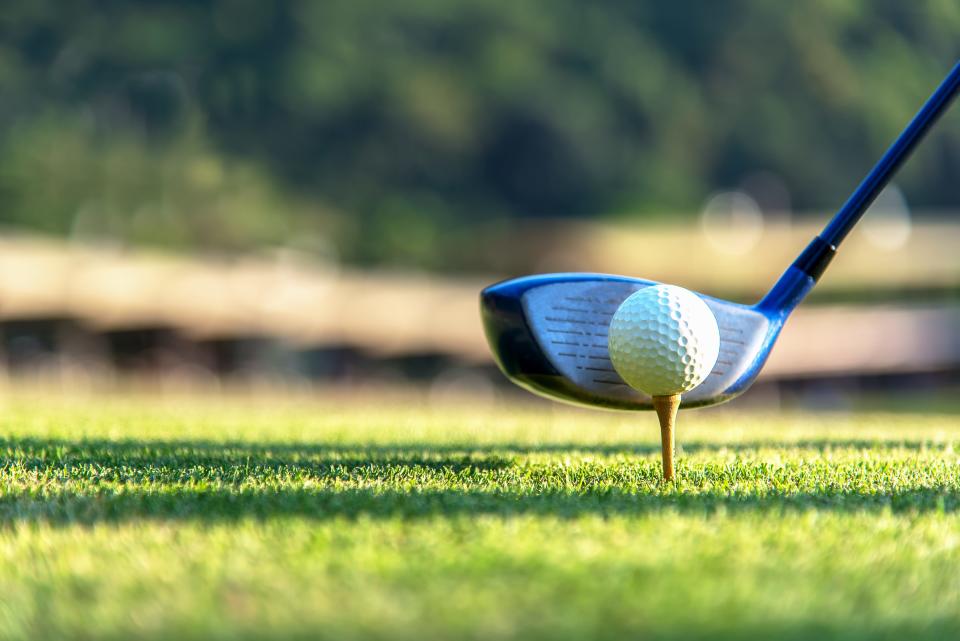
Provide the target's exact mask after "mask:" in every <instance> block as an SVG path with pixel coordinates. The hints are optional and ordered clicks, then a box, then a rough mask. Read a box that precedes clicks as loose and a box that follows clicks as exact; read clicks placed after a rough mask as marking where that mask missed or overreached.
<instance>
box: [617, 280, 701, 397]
mask: <svg viewBox="0 0 960 641" xmlns="http://www.w3.org/2000/svg"><path fill="white" fill-rule="evenodd" d="M609 344H610V360H611V361H612V362H613V367H614V369H616V370H617V373H618V374H620V377H621V378H623V380H624V381H626V383H627V384H628V385H630V387H633V388H634V389H638V390H640V391H641V392H646V393H647V394H650V395H651V396H670V395H673V394H682V393H683V392H688V391H690V390H692V389H693V388H694V387H696V386H697V385H699V384H700V383H702V382H703V380H704V379H705V378H706V377H707V375H709V374H710V371H711V370H712V369H713V365H714V363H716V362H717V356H718V355H719V353H720V329H719V328H718V327H717V319H716V317H715V316H714V315H713V312H712V311H710V308H709V307H708V306H707V304H706V303H705V302H703V299H701V298H700V297H699V296H697V295H696V294H694V293H693V292H690V291H688V290H686V289H683V288H682V287H674V286H673V285H651V286H650V287H644V288H643V289H641V290H639V291H637V292H634V293H633V294H632V295H630V296H629V297H628V298H627V299H626V300H625V301H623V303H622V304H621V305H620V307H619V308H618V309H617V311H616V313H615V314H614V315H613V319H612V320H611V321H610V332H609Z"/></svg>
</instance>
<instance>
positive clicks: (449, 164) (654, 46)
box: [0, 0, 960, 268]
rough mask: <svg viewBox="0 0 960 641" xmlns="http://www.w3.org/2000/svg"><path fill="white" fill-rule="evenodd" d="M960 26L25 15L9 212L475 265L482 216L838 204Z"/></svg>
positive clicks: (890, 2)
mask: <svg viewBox="0 0 960 641" xmlns="http://www.w3.org/2000/svg"><path fill="white" fill-rule="evenodd" d="M958 30H960V5H958V4H957V3H955V2H952V1H950V0H927V1H924V2H919V3H903V2H899V1H898V0H874V1H870V2H868V1H867V0H853V1H850V2H834V1H830V0H816V1H811V2H805V3H791V4H782V3H769V2H764V1H763V0H734V1H731V2H724V3H717V2H712V1H709V0H681V1H679V2H669V3H668V2H652V1H648V2H637V1H635V0H631V1H629V2H628V1H626V0H606V1H604V2H594V3H584V2H579V1H577V0H549V1H548V0H535V1H532V2H513V1H510V0H459V1H458V2H456V3H451V2H449V1H447V0H406V1H405V2H391V1H389V0H362V1H359V2H358V1H356V0H324V1H323V2H317V1H315V0H286V1H281V0H179V1H177V0H166V1H162V0H75V1H74V2H71V3H67V4H64V3H58V2H53V1H52V0H8V2H6V3H5V7H4V10H3V12H2V13H0V222H6V223H11V224H17V225H21V226H27V227H31V228H34V229H39V230H43V231H46V232H50V233H57V234H70V233H74V232H76V231H77V230H78V229H81V230H89V229H93V228H95V229H97V230H99V232H98V233H103V234H107V235H110V236H111V237H115V238H117V239H118V240H126V241H136V242H148V243H155V244H165V245H171V246H202V247H213V248H218V249H244V248H249V247H253V246H257V245H259V244H264V243H274V242H283V241H284V240H285V239H287V238H290V237H295V238H301V237H303V236H304V234H307V235H314V236H317V237H322V238H324V240H325V242H324V243H320V244H321V245H323V246H330V245H331V244H332V245H333V246H335V247H337V250H338V252H339V253H340V254H341V255H342V256H343V257H344V258H345V259H348V260H352V261H357V262H367V263H369V262H381V261H386V262H393V263H406V264H414V265H420V266H426V267H441V266H443V267H446V268H469V267H471V266H474V265H471V264H468V263H469V260H470V259H468V258H466V257H468V256H476V255H477V254H476V253H475V252H463V251H461V248H460V247H459V246H458V244H459V243H461V242H469V239H470V238H471V236H470V234H465V233H464V232H463V229H465V228H469V227H470V226H471V225H475V224H477V223H484V224H490V225H496V224H498V222H502V221H505V220H508V219H510V218H515V217H529V216H600V215H603V216H616V215H629V216H665V215H678V214H677V212H694V211H696V210H698V209H699V207H700V205H701V204H702V203H703V201H704V199H705V198H706V197H707V196H708V194H709V193H710V192H711V191H713V190H716V189H721V188H732V187H737V186H738V185H740V184H741V183H742V182H743V181H744V180H745V179H746V178H747V177H749V176H751V175H754V174H756V173H757V172H758V171H764V172H772V173H773V174H775V175H778V176H780V177H782V179H783V181H784V183H785V184H786V187H787V189H788V191H789V194H790V198H791V201H792V203H793V204H794V205H795V206H797V207H798V208H800V209H807V208H822V207H826V208H832V207H835V206H836V205H837V204H838V203H839V202H840V201H841V200H842V199H843V198H844V197H845V195H846V194H847V192H848V191H849V190H850V189H851V187H852V185H853V183H854V182H855V181H856V180H857V179H858V178H859V177H860V176H861V174H862V173H863V172H864V171H865V170H866V169H867V168H868V167H869V165H870V163H871V162H872V161H873V160H874V158H875V157H876V156H877V154H879V153H880V152H881V151H882V149H883V148H884V147H885V145H886V144H887V143H888V142H889V141H890V139H891V138H892V136H893V135H895V134H896V132H897V131H898V130H899V128H900V126H901V125H902V124H903V122H904V120H905V118H906V117H907V116H908V115H909V114H911V113H912V112H913V110H914V109H915V108H916V107H917V105H918V104H919V103H920V101H921V100H922V99H923V98H924V97H925V96H926V94H927V93H928V92H929V91H930V89H931V88H932V86H933V85H934V84H935V83H936V82H937V81H938V80H939V79H940V77H941V76H942V75H943V73H944V72H945V71H946V69H947V68H948V66H949V65H950V64H952V62H953V60H954V58H955V57H956V55H957V53H958V47H957V44H956V37H955V35H956V33H958ZM958 154H960V119H958V118H952V119H950V121H949V122H946V123H945V127H944V128H943V129H941V130H940V131H939V132H938V135H937V137H936V140H934V141H931V144H930V145H929V146H928V147H927V148H925V149H924V151H923V153H921V154H919V156H918V158H917V159H916V161H915V162H913V163H912V164H911V166H910V167H909V169H908V170H907V172H906V173H905V175H904V177H903V180H902V182H901V185H902V187H903V188H904V189H905V191H906V192H907V194H908V196H909V197H910V199H911V201H912V202H913V203H914V204H915V205H920V206H924V205H926V206H943V205H956V196H955V188H954V187H953V185H954V183H955V175H954V174H955V171H953V170H951V167H956V164H955V163H951V162H950V161H952V160H955V159H956V158H957V156H958ZM91 212H94V213H91ZM91 221H99V222H96V223H94V222H91ZM439 239H445V240H447V241H450V242H439ZM454 241H456V242H454Z"/></svg>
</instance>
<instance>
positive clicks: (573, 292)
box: [523, 280, 769, 404]
mask: <svg viewBox="0 0 960 641" xmlns="http://www.w3.org/2000/svg"><path fill="white" fill-rule="evenodd" d="M650 284H653V283H649V284H646V283H644V282H642V281H641V282H618V281H601V280H597V281H582V282H566V283H553V284H550V285H544V286H542V287H536V288H534V289H532V290H530V291H528V292H527V293H526V294H525V295H524V298H523V305H524V312H525V313H526V316H527V321H528V323H529V325H530V329H531V331H532V332H533V333H534V335H535V336H536V339H537V341H538V343H539V344H540V348H541V349H542V350H543V352H544V354H545V355H546V356H547V358H548V359H549V360H550V362H551V364H553V366H554V367H555V368H556V369H557V370H558V371H559V372H560V373H561V374H563V376H565V377H566V378H568V379H569V380H571V381H573V382H574V383H576V384H577V385H578V386H579V387H582V388H583V389H585V390H588V391H589V392H590V393H591V394H593V395H596V396H599V397H600V398H606V399H610V400H612V401H618V400H620V401H622V400H629V401H632V402H640V403H644V404H647V403H649V397H648V396H647V395H645V394H643V393H642V392H638V391H636V390H634V389H632V388H631V387H630V386H628V385H627V384H626V383H625V382H624V381H623V379H622V378H621V377H620V375H619V374H617V371H616V370H615V369H614V368H613V363H611V362H610V353H609V351H608V346H607V331H608V328H609V326H610V319H611V318H613V314H614V312H616V311H617V308H618V307H619V306H620V303H622V302H623V301H624V299H626V298H627V297H628V296H629V295H630V294H632V293H633V292H635V291H637V290H638V289H641V288H642V287H647V286H649V285H650ZM704 301H705V302H706V303H707V305H708V306H709V307H710V309H711V310H712V311H713V313H714V316H716V318H717V324H718V326H719V327H720V354H719V356H718V357H717V362H716V364H715V365H714V367H713V370H712V371H711V372H710V375H709V376H707V378H706V380H704V381H703V382H702V383H701V384H700V385H698V386H697V387H695V388H694V389H693V390H691V391H689V392H687V393H686V394H684V399H685V400H687V401H699V400H706V399H710V398H713V397H715V396H718V395H721V394H723V393H724V392H725V391H726V390H728V389H729V388H730V387H731V386H732V385H733V384H734V383H735V382H736V381H737V380H738V379H739V378H740V377H741V376H742V375H743V374H744V373H745V372H747V371H748V370H749V369H750V368H751V367H753V366H754V365H755V361H756V357H757V355H758V353H759V351H760V349H761V348H762V346H763V342H764V339H765V338H766V334H767V331H768V330H769V321H768V320H767V319H766V317H764V316H763V315H762V314H760V313H758V312H755V311H753V310H751V309H750V308H748V307H744V306H741V305H736V304H734V303H727V302H724V301H717V300H713V299H710V298H706V297H705V298H704Z"/></svg>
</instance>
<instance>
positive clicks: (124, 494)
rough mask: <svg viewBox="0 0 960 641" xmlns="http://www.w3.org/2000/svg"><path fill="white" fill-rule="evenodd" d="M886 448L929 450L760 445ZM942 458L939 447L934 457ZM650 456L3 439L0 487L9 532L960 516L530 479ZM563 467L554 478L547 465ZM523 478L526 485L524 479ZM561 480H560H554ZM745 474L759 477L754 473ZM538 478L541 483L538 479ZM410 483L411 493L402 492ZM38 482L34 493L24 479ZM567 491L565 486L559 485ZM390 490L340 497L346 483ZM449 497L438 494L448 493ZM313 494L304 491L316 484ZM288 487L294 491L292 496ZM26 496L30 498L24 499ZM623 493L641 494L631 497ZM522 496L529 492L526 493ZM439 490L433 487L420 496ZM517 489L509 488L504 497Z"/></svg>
mask: <svg viewBox="0 0 960 641" xmlns="http://www.w3.org/2000/svg"><path fill="white" fill-rule="evenodd" d="M760 446H762V447H779V448H787V449H790V448H804V449H827V448H840V447H852V448H872V449H877V448H883V447H897V448H903V447H906V448H909V449H916V450H920V449H923V448H925V447H928V446H927V445H926V444H924V443H922V442H906V443H904V442H899V441H896V442H889V443H885V442H882V441H881V442H876V441H799V442H791V443H776V442H766V441H765V442H759V443H756V444H753V445H752V448H753V449H755V448H757V447H760ZM698 448H699V449H701V450H720V449H737V450H747V449H750V448H751V445H750V444H747V443H738V444H734V445H724V444H709V445H707V444H702V445H698V444H694V445H693V447H690V446H688V447H686V448H685V449H686V450H687V451H691V450H693V451H696V450H697V449H698ZM931 449H936V448H931ZM658 451H659V450H658V449H657V448H654V447H652V446H645V445H643V446H636V445H610V446H600V447H598V446H590V445H583V444H569V445H564V444H546V445H512V444H503V445H496V446H473V445H463V446H455V445H443V446H431V445H429V444H399V445H375V446H366V445H360V444H358V445H334V446H330V445H316V444H259V443H243V442H232V443H222V442H214V441H202V440H201V441H137V440H125V441H110V440H78V441H70V440H65V439H39V438H15V439H5V440H0V455H2V456H3V458H4V461H3V464H2V468H0V479H2V477H3V476H9V475H11V474H14V475H17V476H18V478H20V479H21V482H20V485H19V486H18V487H15V488H11V487H8V488H7V489H6V490H5V491H3V490H2V489H0V525H11V524H14V523H18V522H46V523H53V524H69V523H83V524H92V523H96V522H103V521H106V522H118V521H124V520H132V519H144V518H147V519H160V520H178V519H189V520H197V521H207V522H218V521H230V520H237V519H243V518H253V519H264V520H265V519H272V518H282V517H304V518H310V519H317V520H326V519H333V518H346V519H355V518H405V519H416V518H430V517H454V516H458V515H480V514H486V515H498V516H504V517H509V516H515V515H525V514H534V515H549V516H556V517H560V518H573V517H577V516H581V515H588V514H595V515H603V516H614V515H627V516H629V515H644V514H654V513H660V512H664V511H678V512H684V513H687V512H689V513H700V514H712V513H716V512H720V511H723V512H759V513H773V514H776V513H785V512H797V511H809V510H825V511H841V512H864V511H884V510H889V511H892V512H928V511H938V512H956V511H958V510H960V494H958V493H957V491H956V488H955V487H953V486H943V487H929V486H925V487H912V488H910V487H907V488H900V489H896V490H893V491H890V492H886V493H883V492H880V493H877V492H871V491H869V490H862V491H858V490H855V489H845V488H840V487H834V486H829V485H827V486H824V487H823V488H820V489H818V490H817V491H815V492H796V491H789V490H778V489H777V487H776V486H775V485H774V484H770V485H769V486H768V487H766V488H764V489H762V490H759V491H756V492H750V493H736V492H730V491H726V490H723V489H718V490H716V491H699V492H696V491H695V492H678V491H674V490H673V489H672V488H664V487H663V486H661V485H660V483H659V469H658V467H659V465H658V463H657V461H656V460H650V461H642V462H638V463H637V464H636V465H633V466H631V467H630V468H629V469H627V470H623V469H620V470H619V471H610V470H606V471H603V470H604V469H605V468H604V465H603V464H602V463H596V462H594V463H593V465H594V466H595V468H596V469H594V470H593V472H592V473H594V474H596V473H597V469H599V470H601V472H600V475H601V476H600V477H599V478H597V477H591V476H590V474H591V473H589V472H588V473H585V474H583V475H582V476H581V478H580V479H579V481H580V482H579V483H577V484H575V486H576V487H577V489H576V490H575V491H574V490H562V491H561V490H556V489H547V490H544V489H542V488H543V487H544V486H546V485H548V484H549V483H548V481H549V479H547V478H546V474H545V473H543V471H542V470H541V472H534V473H532V475H531V472H530V469H529V467H528V468H522V467H521V465H523V464H524V462H523V461H522V460H518V459H517V456H518V455H522V454H527V453H536V452H546V453H562V452H571V453H572V452H589V453H600V454H627V455H636V454H652V453H655V452H658ZM545 467H548V468H549V467H551V466H545ZM518 469H523V470H525V471H524V472H523V473H521V474H520V475H515V474H514V473H515V472H516V471H517V470H518ZM553 473H554V474H556V473H557V472H556V470H555V469H554V471H553ZM737 473H749V467H744V468H743V469H740V470H739V471H738V472H737ZM538 474H539V476H538ZM401 475H406V477H405V478H403V479H402V480H403V482H404V483H408V484H409V486H410V488H411V489H409V490H399V489H396V487H395V486H394V487H390V486H391V484H394V483H395V482H396V480H397V477H398V476H401ZM24 478H26V483H24V482H23V479H24ZM688 478H689V480H690V481H691V482H693V483H694V484H695V485H700V486H707V487H716V488H724V487H728V486H729V483H730V482H731V480H732V479H731V478H730V472H729V470H716V471H703V470H698V471H697V472H696V474H693V473H691V474H690V475H689V476H688ZM554 480H555V479H554ZM357 481H361V483H360V484H361V485H368V486H381V487H385V488H386V489H366V488H356V487H342V488H331V487H330V485H331V484H336V483H337V482H347V483H348V484H349V483H355V482H357ZM451 481H452V485H454V486H455V487H451V488H450V489H434V488H436V487H437V486H438V485H439V486H442V485H444V484H445V483H450V482H451ZM305 483H306V486H305ZM285 484H289V485H292V486H293V487H284V485H285ZM23 485H26V486H27V487H26V489H23ZM624 485H629V486H630V487H632V488H633V489H632V490H631V491H627V490H625V489H623V487H624ZM514 487H523V488H529V489H524V490H515V489H512V488H514ZM421 488H429V489H421ZM504 488H507V489H504Z"/></svg>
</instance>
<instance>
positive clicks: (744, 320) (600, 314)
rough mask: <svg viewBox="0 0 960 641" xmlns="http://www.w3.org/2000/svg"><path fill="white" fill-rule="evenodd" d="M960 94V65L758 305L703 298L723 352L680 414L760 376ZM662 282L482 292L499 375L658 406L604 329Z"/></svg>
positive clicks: (618, 403)
mask: <svg viewBox="0 0 960 641" xmlns="http://www.w3.org/2000/svg"><path fill="white" fill-rule="evenodd" d="M958 90H960V63H957V65H955V66H954V67H953V69H952V70H951V71H950V73H949V74H948V75H947V77H946V78H945V79H944V81H943V82H942V83H941V84H940V86H939V87H938V88H937V90H936V91H935V92H934V93H933V95H932V96H930V98H929V99H928V100H927V102H926V103H925V104H924V105H923V107H922V108H921V109H920V111H919V112H918V113H917V115H916V116H914V118H913V120H912V121H911V122H910V124H909V125H907V127H906V129H905V130H904V131H903V133H901V134H900V136H899V137H898V138H897V140H896V141H895V142H894V143H893V145H891V146H890V148H889V149H888V150H887V152H886V153H885V154H884V156H883V157H882V158H881V159H880V161H879V162H878V163H877V164H876V166H874V168H873V169H872V170H871V171H870V173H869V174H868V175H867V177H866V178H865V179H864V180H863V182H862V183H860V186H859V187H857V189H856V191H854V192H853V194H852V195H851V196H850V198H849V199H848V200H847V202H846V203H844V205H843V207H842V208H841V209H840V211H839V212H838V213H837V214H836V215H835V216H834V217H833V219H832V220H831V221H830V222H829V223H828V224H827V226H826V227H825V228H824V230H823V231H822V232H821V233H820V235H819V236H817V237H815V238H814V239H813V241H812V242H811V243H810V244H809V245H808V246H807V248H806V249H804V250H803V252H802V253H801V254H800V256H799V257H798V258H797V259H796V260H795V261H794V262H793V264H792V265H790V266H789V267H788V268H787V270H786V272H784V273H783V275H782V276H781V277H780V279H779V280H778V281H777V282H776V283H775V284H774V285H773V287H772V288H771V289H770V291H769V293H767V295H766V296H764V297H763V298H762V299H761V300H760V301H759V302H758V303H756V304H755V305H742V304H739V303H734V302H731V301H726V300H721V299H719V298H713V297H710V296H705V295H703V294H698V295H699V296H700V297H701V298H702V299H703V300H704V302H706V304H707V305H708V306H709V307H710V309H711V310H712V311H713V313H714V315H715V316H716V319H717V323H718V325H719V328H720V353H719V357H718V358H717V361H716V364H715V366H714V368H713V370H712V371H711V372H710V374H709V375H708V376H707V378H706V379H705V380H704V381H703V382H702V383H701V384H700V385H699V386H697V387H695V388H694V389H692V390H691V391H689V392H687V393H685V394H683V400H682V404H681V407H703V406H708V405H716V404H718V403H723V402H726V401H729V400H730V399H732V398H734V397H736V396H738V395H739V394H741V393H743V392H744V391H745V390H746V389H747V388H748V387H750V385H751V383H753V381H754V380H755V379H756V377H757V374H759V373H760V369H761V368H762V367H763V365H764V363H765V362H766V360H767V357H768V356H769V354H770V350H771V349H772V347H773V344H774V343H775V342H776V340H777V336H778V335H779V334H780V330H781V329H783V325H784V323H785V322H786V320H787V317H788V316H789V315H790V313H791V312H792V311H793V309H794V308H795V307H796V306H797V305H798V304H799V303H800V301H802V300H803V298H804V297H805V296H806V295H807V294H808V293H809V292H810V290H811V289H812V288H813V286H814V285H815V284H816V282H817V280H818V279H819V278H820V276H821V275H822V274H823V272H824V270H825V269H826V267H827V265H828V264H829V263H830V260H831V259H832V258H833V256H834V254H835V252H836V250H837V247H838V246H839V245H840V243H841V242H842V241H843V239H844V238H845V237H846V235H847V234H848V233H849V232H850V230H851V229H852V228H853V226H854V225H855V224H856V223H857V221H859V220H860V218H861V216H863V214H864V212H865V211H866V210H867V208H868V207H869V206H870V204H871V203H872V202H873V201H874V199H875V198H876V197H877V196H878V195H879V194H880V192H881V191H883V188H884V187H885V186H886V184H887V183H888V182H889V181H890V178H891V177H892V176H893V175H894V174H895V173H896V172H897V170H898V169H899V168H900V166H901V165H902V164H903V162H904V161H905V160H906V159H907V158H908V157H909V156H910V153H911V152H912V151H913V150H914V148H915V147H916V146H917V144H918V143H919V142H920V141H921V140H922V139H923V137H924V135H925V134H926V133H927V132H928V131H929V129H930V128H931V127H932V126H933V124H934V123H935V122H936V120H937V119H938V118H939V117H940V116H941V115H942V114H943V112H944V111H946V109H947V108H948V107H949V105H950V103H951V101H952V99H953V98H954V97H955V95H956V94H957V91H958ZM656 284H657V283H655V282H653V281H649V280H642V279H639V278H629V277H626V276H612V275H606V274H545V275H539V276H527V277H524V278H516V279H512V280H507V281H504V282H501V283H497V284H495V285H491V286H490V287H488V288H486V289H484V290H483V292H481V294H480V303H481V305H480V307H481V315H482V318H483V325H484V330H485V332H486V335H487V340H488V342H489V343H490V348H491V349H492V351H493V354H494V357H495V359H496V361H497V364H498V365H499V366H500V369H501V370H503V372H504V373H505V374H506V375H507V376H508V377H509V378H510V380H512V381H513V382H514V383H516V384H518V385H520V386H521V387H524V388H526V389H528V390H530V391H531V392H534V393H537V394H540V395H542V396H546V397H548V398H552V399H556V400H560V401H566V402H569V403H574V404H578V405H587V406H591V407H603V408H610V409H623V410H646V409H652V408H653V402H652V399H651V397H649V396H647V395H645V394H643V393H642V392H638V391H636V390H634V389H633V388H631V387H630V386H629V385H627V384H626V383H625V382H624V381H623V379H622V378H621V377H620V376H619V375H618V374H617V372H616V370H615V369H614V368H613V365H612V364H611V361H610V354H609V351H608V347H607V332H608V328H609V326H610V320H611V318H612V317H613V314H614V312H616V310H617V308H618V307H619V306H620V304H621V303H622V302H623V301H624V299H626V298H627V297H628V296H630V294H632V293H633V292H635V291H637V290H639V289H641V288H644V287H649V286H651V285H656Z"/></svg>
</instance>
